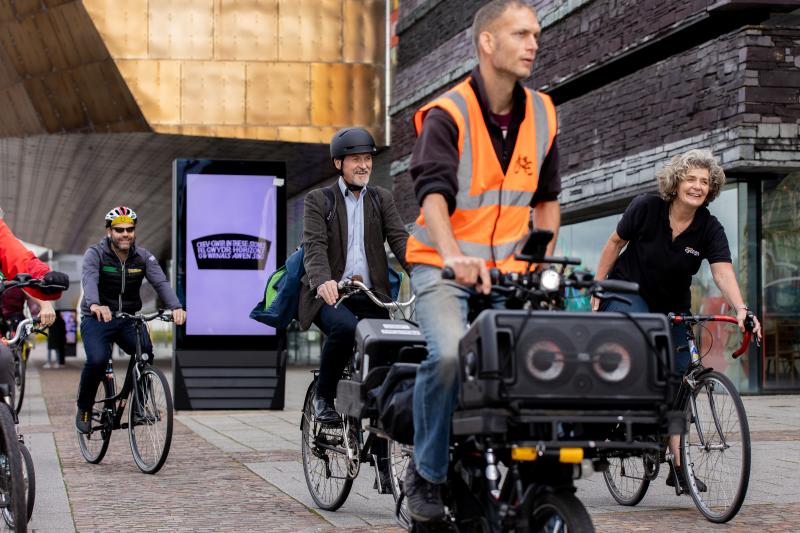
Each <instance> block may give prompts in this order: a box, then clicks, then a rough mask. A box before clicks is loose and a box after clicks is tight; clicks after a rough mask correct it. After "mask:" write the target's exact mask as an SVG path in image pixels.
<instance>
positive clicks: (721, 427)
mask: <svg viewBox="0 0 800 533" xmlns="http://www.w3.org/2000/svg"><path fill="white" fill-rule="evenodd" d="M686 409H687V416H691V417H693V418H690V421H691V422H690V424H689V430H688V433H686V434H684V435H683V436H681V464H682V465H683V468H684V474H685V476H686V480H687V482H688V484H689V493H690V494H691V496H692V499H693V500H694V503H695V505H696V506H697V509H698V510H699V511H700V512H701V513H703V515H704V516H705V517H706V518H707V519H708V520H710V521H711V522H717V523H723V522H727V521H728V520H730V519H731V518H733V517H734V516H736V513H738V512H739V509H740V508H741V506H742V503H743V502H744V498H745V495H746V494H747V485H748V483H749V481H750V429H749V427H748V423H747V415H746V414H745V411H744V405H743V404H742V399H741V397H740V396H739V393H738V391H737V390H736V388H735V387H734V385H733V383H732V382H731V380H730V379H728V378H727V376H725V375H723V374H720V373H719V372H709V373H707V374H705V375H703V376H701V377H700V379H698V381H697V386H696V387H695V388H694V390H693V391H692V396H691V398H690V400H689V404H688V405H687V406H686ZM698 481H699V482H702V483H698ZM703 484H704V485H705V489H706V490H705V491H702V492H701V487H702V485H703Z"/></svg>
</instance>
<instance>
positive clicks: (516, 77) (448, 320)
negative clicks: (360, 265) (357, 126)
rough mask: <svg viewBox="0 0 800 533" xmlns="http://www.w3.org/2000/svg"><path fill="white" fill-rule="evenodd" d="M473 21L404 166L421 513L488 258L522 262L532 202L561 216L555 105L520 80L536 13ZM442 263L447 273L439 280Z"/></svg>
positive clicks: (419, 122) (435, 514)
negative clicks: (454, 78)
mask: <svg viewBox="0 0 800 533" xmlns="http://www.w3.org/2000/svg"><path fill="white" fill-rule="evenodd" d="M472 30H473V39H474V43H475V48H476V51H477V55H478V63H479V65H478V67H477V68H476V69H475V70H473V71H472V73H471V74H470V76H469V77H468V78H467V79H466V80H464V81H463V82H461V83H459V84H458V85H456V86H455V87H454V88H453V89H451V90H450V91H448V92H447V93H445V94H443V95H441V96H440V97H438V98H436V99H435V100H433V101H432V102H430V103H428V104H426V105H424V106H423V107H422V108H421V109H419V111H417V113H416V115H415V116H414V127H415V128H416V132H417V136H418V138H417V142H416V144H415V146H414V151H413V154H412V158H411V167H410V170H411V176H412V178H413V180H414V189H415V192H416V195H417V199H418V201H419V202H420V205H421V210H420V215H419V218H417V220H416V223H415V225H414V228H413V231H412V232H411V236H410V237H409V239H408V245H407V247H406V260H407V261H408V263H409V264H412V272H411V280H412V284H413V286H414V291H415V292H416V294H417V308H416V309H417V318H418V320H419V323H420V327H421V328H422V331H423V333H424V334H425V338H426V340H427V343H428V354H429V355H428V358H427V359H426V360H425V361H424V362H423V363H422V365H421V366H420V368H419V372H418V374H417V380H416V385H415V388H414V460H413V461H411V463H410V465H409V468H408V471H407V475H406V481H405V492H406V495H407V498H408V506H409V511H410V514H411V516H412V517H413V518H414V519H415V520H416V521H418V522H431V521H436V520H440V519H442V518H443V517H444V506H443V503H442V498H441V491H440V489H441V486H442V484H443V483H444V482H445V480H446V477H447V463H448V446H449V439H450V418H451V415H452V412H453V408H454V405H455V402H456V398H457V392H458V341H459V339H460V338H461V336H462V335H463V334H464V332H465V331H466V327H467V323H466V321H467V311H468V305H467V300H468V298H469V297H470V296H471V295H473V294H475V293H476V292H479V293H483V294H487V293H489V289H490V281H489V272H488V269H489V268H491V267H497V268H499V269H500V270H502V271H521V270H524V269H525V267H526V265H525V263H521V262H518V261H515V260H514V257H513V256H514V249H515V247H516V246H517V245H518V244H519V243H520V242H521V241H522V240H524V238H525V236H526V235H527V233H528V231H529V229H530V228H529V225H530V222H531V212H533V223H534V225H535V226H536V227H537V228H543V229H549V230H551V231H553V233H557V232H558V228H559V224H560V219H561V217H560V213H561V212H560V208H559V204H558V193H559V192H560V191H561V179H560V177H559V175H558V152H557V149H556V130H557V122H556V112H555V108H554V107H553V103H552V102H551V100H550V98H549V97H548V96H547V95H545V94H542V93H539V92H536V91H531V90H528V89H526V88H525V87H523V86H522V84H521V83H520V81H521V80H524V79H526V78H528V77H529V76H530V75H531V70H532V67H533V61H534V59H535V57H536V51H537V50H538V39H539V34H540V31H541V27H540V25H539V22H538V20H537V17H536V12H535V11H534V9H533V8H531V7H530V6H528V5H526V4H525V3H523V2H521V1H519V0H493V1H491V2H489V3H487V4H486V5H485V6H483V7H482V8H481V9H480V10H478V12H477V13H476V14H475V20H474V22H473V25H472ZM554 243H555V238H554V239H553V242H551V243H550V246H549V247H548V250H547V251H548V253H550V254H552V251H553V247H554ZM445 266H448V267H450V268H452V270H453V271H454V272H455V280H454V281H445V280H442V278H441V269H442V268H443V267H445ZM497 305H499V302H497Z"/></svg>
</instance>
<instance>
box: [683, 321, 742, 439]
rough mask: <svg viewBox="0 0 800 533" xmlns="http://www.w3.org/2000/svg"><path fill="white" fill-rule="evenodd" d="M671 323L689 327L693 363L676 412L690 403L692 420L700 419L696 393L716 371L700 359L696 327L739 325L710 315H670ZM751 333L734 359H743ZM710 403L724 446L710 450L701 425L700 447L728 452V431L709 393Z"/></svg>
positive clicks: (734, 353) (687, 340)
mask: <svg viewBox="0 0 800 533" xmlns="http://www.w3.org/2000/svg"><path fill="white" fill-rule="evenodd" d="M670 320H671V321H672V322H673V323H674V324H685V325H686V342H687V349H688V350H689V355H690V361H689V368H688V369H687V371H686V374H685V375H684V377H683V379H682V380H681V386H680V388H679V389H678V395H677V396H676V399H675V408H676V409H680V410H684V409H685V408H686V405H687V402H688V404H689V406H690V408H691V413H692V417H695V418H696V417H697V416H698V414H697V402H696V400H695V397H694V395H693V394H692V391H693V390H694V389H695V388H696V387H697V381H698V378H700V377H701V376H703V375H704V374H708V373H709V372H711V371H713V370H714V369H713V368H706V367H705V366H703V363H702V357H701V356H700V351H699V350H698V348H697V339H696V337H695V334H694V326H695V325H697V324H699V323H702V322H728V323H731V324H738V321H737V320H736V319H735V318H734V317H731V316H728V315H707V316H686V315H670ZM751 336H752V334H751V332H750V331H748V330H746V331H745V333H744V335H743V338H742V344H741V346H740V347H739V348H738V349H737V350H736V351H734V352H733V353H732V354H731V355H732V357H733V358H734V359H736V358H738V357H739V356H741V355H742V354H743V353H744V352H745V351H746V350H747V347H748V345H749V344H750V339H751ZM708 401H709V404H710V405H711V407H712V408H711V414H712V417H713V420H714V427H715V429H716V431H717V435H718V436H719V438H720V440H721V441H722V444H720V445H717V446H709V445H708V444H707V441H706V436H705V435H704V434H703V429H702V427H700V425H697V426H696V429H697V436H698V438H699V439H700V444H701V445H702V446H704V447H708V448H709V449H718V448H719V449H724V448H726V447H727V442H726V441H725V431H724V430H723V428H722V425H721V423H720V421H719V416H718V415H717V409H716V403H715V399H714V396H713V395H712V394H710V393H709V395H708Z"/></svg>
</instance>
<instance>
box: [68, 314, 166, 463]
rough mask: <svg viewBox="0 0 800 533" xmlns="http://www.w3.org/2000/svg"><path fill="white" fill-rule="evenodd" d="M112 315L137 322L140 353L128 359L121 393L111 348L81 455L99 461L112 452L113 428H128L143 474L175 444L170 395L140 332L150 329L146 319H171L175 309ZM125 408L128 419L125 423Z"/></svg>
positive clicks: (80, 440)
mask: <svg viewBox="0 0 800 533" xmlns="http://www.w3.org/2000/svg"><path fill="white" fill-rule="evenodd" d="M114 317H115V318H121V319H127V320H133V321H134V322H135V325H136V353H134V354H133V356H132V357H131V358H130V362H129V363H128V369H127V372H126V373H125V380H124V382H123V385H122V389H120V391H119V392H118V393H117V389H116V380H115V377H114V365H113V363H112V361H111V346H109V359H108V366H107V368H106V374H105V377H104V378H103V380H102V381H101V382H100V384H99V385H98V387H97V392H96V394H95V402H94V407H93V409H92V415H91V420H92V422H91V426H92V427H91V430H90V431H89V433H86V434H84V433H80V432H78V443H79V445H80V450H81V455H83V458H84V459H85V460H86V461H87V462H88V463H92V464H98V463H100V462H101V461H102V460H103V457H105V454H106V451H108V445H109V441H110V439H111V432H112V431H114V430H117V429H127V430H128V440H129V442H130V447H131V454H132V455H133V460H134V462H135V463H136V466H137V467H138V468H139V470H141V471H142V472H144V473H145V474H155V473H156V472H158V471H159V470H160V469H161V467H162V466H164V462H165V461H166V460H167V455H168V454H169V447H170V444H171V442H172V427H173V405H172V393H171V392H170V388H169V384H168V383H167V378H166V377H165V376H164V373H163V372H162V371H161V370H160V369H158V368H157V367H155V366H153V364H152V361H151V360H150V355H149V354H143V353H142V335H144V334H146V333H147V329H146V326H145V324H146V322H149V321H151V320H155V319H159V320H163V321H165V322H170V321H172V313H171V312H169V311H156V312H154V313H150V314H141V313H137V314H133V315H132V314H128V313H123V312H119V311H118V312H116V313H114ZM129 396H130V402H129V401H128V400H129ZM126 407H127V412H128V421H127V422H122V417H123V414H124V412H125V408H126Z"/></svg>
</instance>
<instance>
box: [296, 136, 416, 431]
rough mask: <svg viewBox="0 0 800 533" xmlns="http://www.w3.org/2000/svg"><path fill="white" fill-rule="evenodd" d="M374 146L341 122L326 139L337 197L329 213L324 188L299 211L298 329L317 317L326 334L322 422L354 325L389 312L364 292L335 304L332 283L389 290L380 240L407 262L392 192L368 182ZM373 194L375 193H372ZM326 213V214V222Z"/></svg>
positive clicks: (318, 399)
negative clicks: (356, 281) (356, 282)
mask: <svg viewBox="0 0 800 533" xmlns="http://www.w3.org/2000/svg"><path fill="white" fill-rule="evenodd" d="M375 152H376V148H375V141H374V140H373V139H372V135H370V134H369V132H368V131H366V130H365V129H363V128H345V129H342V130H339V131H338V132H336V134H335V135H334V136H333V139H332V140H331V159H332V160H333V164H334V165H335V166H336V169H337V170H338V171H339V179H338V180H337V182H336V183H334V184H333V185H332V186H331V190H332V192H333V196H334V198H335V206H334V209H333V212H332V213H328V207H326V206H327V204H328V202H326V199H325V191H324V190H323V189H316V190H313V191H311V192H310V193H308V195H307V196H306V198H305V202H304V208H305V211H304V213H303V244H304V246H305V257H304V261H303V262H304V266H305V270H306V274H305V276H304V277H303V280H302V287H301V289H300V306H299V311H298V314H299V319H300V326H301V328H303V329H305V328H308V327H309V326H310V325H311V323H312V322H313V323H315V324H316V325H317V326H318V327H319V328H320V329H321V330H322V332H323V333H325V335H326V340H325V345H324V346H323V348H322V355H321V364H320V369H319V380H318V382H317V391H316V395H315V396H314V411H315V414H316V417H317V419H318V420H319V421H321V422H328V423H330V422H336V421H337V420H339V416H338V415H337V413H336V410H335V409H334V407H333V399H334V396H335V395H336V384H337V383H338V381H339V379H341V376H342V372H343V371H344V368H345V366H346V365H347V361H348V360H349V358H350V355H351V354H352V351H353V342H354V341H355V329H356V324H357V323H358V320H360V319H362V318H386V317H387V316H388V313H387V312H386V310H384V309H382V308H380V307H378V306H376V305H375V304H374V303H372V301H370V300H369V298H368V297H367V296H366V295H364V294H357V295H355V296H351V297H350V298H348V299H347V300H344V302H343V304H342V305H340V306H339V307H338V308H334V307H333V305H334V304H335V303H336V300H337V299H338V298H339V291H338V287H337V283H338V282H339V281H341V280H342V279H345V278H352V277H353V276H360V277H361V279H362V281H363V282H364V283H365V284H366V285H367V286H368V287H370V288H371V289H373V290H374V291H375V292H376V293H380V294H384V295H388V294H390V288H389V275H388V264H387V260H386V252H385V249H384V244H383V243H384V241H388V242H389V247H390V248H391V249H392V252H394V255H395V256H396V257H397V259H398V260H399V261H400V264H401V265H403V268H406V260H405V256H406V239H407V238H408V233H407V232H406V230H405V228H404V226H403V222H402V220H401V219H400V214H399V213H398V211H397V207H395V205H394V200H393V199H392V194H391V193H390V192H389V191H387V190H385V189H382V188H380V187H374V186H371V187H369V188H367V183H368V182H369V177H370V174H371V173H372V155H373V154H374V153H375ZM371 196H372V197H371ZM326 218H330V220H326Z"/></svg>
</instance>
